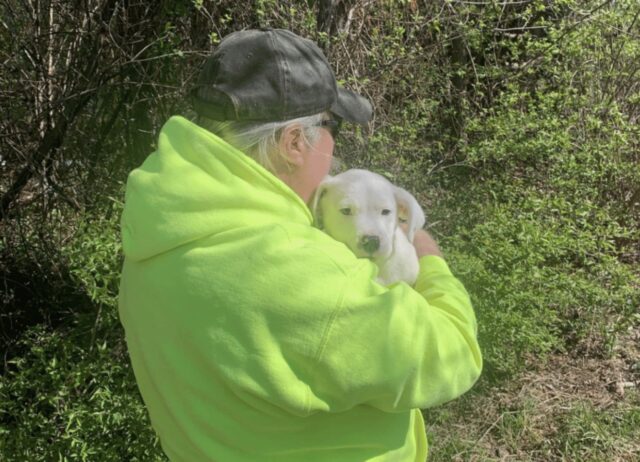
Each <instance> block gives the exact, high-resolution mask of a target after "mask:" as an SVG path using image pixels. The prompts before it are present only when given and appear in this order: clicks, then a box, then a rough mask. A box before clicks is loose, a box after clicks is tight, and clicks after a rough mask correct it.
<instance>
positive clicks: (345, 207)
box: [311, 169, 425, 285]
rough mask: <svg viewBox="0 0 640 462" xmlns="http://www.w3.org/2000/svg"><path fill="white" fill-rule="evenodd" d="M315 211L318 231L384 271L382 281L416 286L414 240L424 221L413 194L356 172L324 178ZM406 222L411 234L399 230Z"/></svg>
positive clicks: (314, 200) (416, 268)
mask: <svg viewBox="0 0 640 462" xmlns="http://www.w3.org/2000/svg"><path fill="white" fill-rule="evenodd" d="M311 209H312V212H313V214H314V216H315V219H316V225H317V226H318V228H320V229H322V230H324V231H325V232H326V233H327V234H329V235H330V236H332V237H333V238H334V239H336V240H338V241H341V242H343V243H345V244H346V245H347V246H348V247H349V248H350V249H351V251H353V253H354V254H355V255H356V256H357V257H364V258H369V259H371V260H372V261H373V262H374V263H375V264H376V265H377V266H378V267H379V268H380V271H379V273H378V278H377V279H378V282H380V283H381V284H384V285H390V284H393V283H394V282H398V281H405V282H407V283H408V284H411V285H413V284H414V283H415V281H416V278H417V277H418V270H419V267H418V257H417V255H416V250H415V247H414V246H413V244H412V242H413V236H414V234H415V232H416V231H417V230H418V229H420V228H422V227H423V226H424V223H425V218H424V212H423V211H422V208H421V207H420V205H419V204H418V201H416V199H415V198H414V197H413V196H412V195H411V194H410V193H408V192H407V191H405V190H404V189H402V188H399V187H397V186H394V185H393V184H391V182H390V181H388V180H387V179H386V178H384V177H383V176H381V175H378V174H377V173H373V172H369V171H367V170H358V169H353V170H347V171H346V172H344V173H340V174H339V175H336V176H333V177H331V176H329V177H327V178H325V179H324V180H323V181H322V183H320V186H318V189H317V190H316V193H315V196H314V198H313V201H312V204H311ZM405 222H406V224H407V234H405V233H404V232H403V231H402V229H401V228H400V224H401V223H405Z"/></svg>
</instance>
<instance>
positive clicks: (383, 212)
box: [382, 209, 391, 215]
mask: <svg viewBox="0 0 640 462" xmlns="http://www.w3.org/2000/svg"><path fill="white" fill-rule="evenodd" d="M390 213H391V210H389V209H384V210H383V211H382V214H383V215H389V214H390Z"/></svg>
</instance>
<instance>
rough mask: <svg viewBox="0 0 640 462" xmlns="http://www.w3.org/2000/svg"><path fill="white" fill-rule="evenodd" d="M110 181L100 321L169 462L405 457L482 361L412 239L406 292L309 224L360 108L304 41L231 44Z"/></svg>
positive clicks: (437, 264)
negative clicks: (118, 346)
mask: <svg viewBox="0 0 640 462" xmlns="http://www.w3.org/2000/svg"><path fill="white" fill-rule="evenodd" d="M190 95H191V98H192V101H193V107H194V109H195V112H196V113H197V115H198V116H197V119H195V122H194V121H190V120H187V118H184V117H181V116H174V117H171V118H170V119H169V120H168V121H167V122H166V124H165V125H164V126H163V127H162V129H161V131H160V134H159V143H158V146H157V149H156V151H155V152H153V153H152V154H151V155H150V156H149V157H148V158H147V159H146V160H145V161H144V163H143V164H142V166H140V167H139V168H137V169H135V170H133V171H132V172H131V173H130V175H129V177H128V180H127V186H126V194H125V206H124V211H123V215H122V241H123V251H124V255H125V260H124V265H123V269H122V275H121V283H120V295H119V297H120V298H119V315H120V319H121V322H122V325H123V326H124V329H125V336H126V342H127V348H128V351H129V355H130V358H131V363H132V367H133V371H134V373H135V377H136V381H137V384H138V387H139V389H140V393H141V395H142V398H143V400H144V402H145V405H146V407H147V409H148V412H149V416H150V420H151V424H152V426H153V428H154V429H155V431H156V432H157V434H158V436H159V440H160V443H161V446H162V449H163V451H164V452H165V453H166V455H167V456H168V458H169V459H170V460H171V461H173V462H194V461H234V462H235V461H238V462H243V461H261V462H269V461H274V462H275V461H277V462H289V461H296V462H300V461H304V462H313V461H331V462H351V461H354V462H355V461H378V462H380V461H394V462H395V461H400V462H402V461H423V460H425V458H426V454H427V441H426V435H425V426H424V421H423V417H422V414H421V412H420V409H421V408H427V407H430V406H434V405H437V404H440V403H444V402H446V401H449V400H451V399H453V398H455V397H457V396H459V395H461V394H462V393H464V392H465V391H467V390H468V389H469V388H470V387H471V386H472V385H473V384H474V382H475V381H476V380H477V378H478V377H479V374H480V371H481V368H482V359H481V353H480V349H479V347H478V343H477V340H476V321H475V317H474V312H473V309H472V306H471V303H470V301H469V296H468V294H467V292H466V291H465V289H464V287H463V285H462V284H461V283H460V282H459V281H458V280H457V279H456V278H455V277H454V276H453V275H452V274H451V272H450V270H449V268H448V266H447V263H446V262H445V260H444V259H443V258H442V255H441V253H440V251H439V249H438V246H437V244H436V243H435V242H434V240H433V239H432V238H431V237H430V236H429V235H428V233H427V232H426V231H422V232H420V233H418V235H417V236H416V239H415V242H414V244H415V247H416V251H417V253H418V255H419V256H420V275H419V277H418V280H417V282H416V284H415V287H410V286H408V285H407V284H405V283H398V284H395V285H393V286H391V287H384V286H382V285H380V284H378V283H376V282H375V281H374V279H375V276H376V271H377V269H376V266H375V265H374V264H373V263H372V262H370V261H369V260H367V259H358V258H356V257H355V256H354V255H353V254H352V253H351V252H350V251H349V250H348V248H347V247H346V246H344V245H343V244H341V243H339V242H337V241H335V240H333V239H332V238H331V237H329V236H328V235H326V234H324V233H323V232H322V231H320V230H318V229H317V228H315V227H314V226H313V219H312V215H311V213H310V210H309V207H308V205H307V203H308V202H309V199H310V198H311V196H312V194H313V192H314V190H315V188H316V187H317V186H318V184H319V183H320V181H321V180H322V178H323V177H324V176H325V175H326V174H327V172H328V171H329V167H330V165H331V160H332V156H333V150H334V142H335V137H336V136H337V129H338V128H339V125H340V122H341V121H343V120H344V121H347V122H351V123H357V124H366V123H367V122H368V121H369V120H370V119H371V116H372V109H371V105H370V104H369V102H368V101H367V100H366V99H365V98H363V97H362V96H360V95H358V94H356V93H354V92H351V91H349V90H347V89H345V88H342V87H340V86H338V85H337V83H336V79H335V76H334V74H333V71H332V70H331V67H330V65H329V63H328V62H327V60H326V58H325V56H324V55H323V53H322V52H321V51H320V49H319V48H318V47H317V46H316V45H315V43H313V42H311V41H309V40H307V39H303V38H301V37H299V36H297V35H295V34H293V33H291V32H289V31H286V30H278V29H261V30H245V31H240V32H236V33H233V34H230V35H229V36H227V37H226V38H225V39H224V40H223V41H222V42H221V43H220V44H219V46H218V47H217V48H216V50H215V51H214V52H213V54H212V55H211V56H210V57H209V58H208V60H207V61H206V63H205V65H204V67H203V69H202V72H201V75H200V77H199V80H198V81H197V84H196V85H195V86H194V88H193V90H192V91H191V93H190Z"/></svg>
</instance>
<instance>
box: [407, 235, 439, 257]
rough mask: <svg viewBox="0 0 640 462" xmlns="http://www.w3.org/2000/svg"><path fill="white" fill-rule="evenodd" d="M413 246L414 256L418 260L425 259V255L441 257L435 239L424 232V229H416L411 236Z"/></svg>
mask: <svg viewBox="0 0 640 462" xmlns="http://www.w3.org/2000/svg"><path fill="white" fill-rule="evenodd" d="M413 246H414V247H415V248H416V254H417V255H418V258H421V257H426V256H427V255H435V256H438V257H442V251H441V250H440V247H438V244H437V243H436V241H435V239H433V237H431V235H430V234H429V233H428V232H426V231H425V230H424V229H418V230H417V231H416V233H415V235H414V236H413Z"/></svg>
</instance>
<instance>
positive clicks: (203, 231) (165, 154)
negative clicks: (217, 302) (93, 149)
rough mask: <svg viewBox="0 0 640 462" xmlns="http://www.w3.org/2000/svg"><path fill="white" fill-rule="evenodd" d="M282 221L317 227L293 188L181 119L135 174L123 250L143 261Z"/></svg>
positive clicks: (129, 187)
mask: <svg viewBox="0 0 640 462" xmlns="http://www.w3.org/2000/svg"><path fill="white" fill-rule="evenodd" d="M221 217H224V218H223V219H222V218H221ZM283 222H297V223H301V224H305V225H311V223H312V216H311V213H310V211H309V208H308V207H307V205H306V204H305V203H304V202H303V200H302V199H301V198H300V197H299V196H298V195H297V194H296V193H295V192H294V191H293V190H292V189H291V188H289V187H288V186H287V185H286V184H284V183H283V182H282V181H281V180H280V179H279V178H277V177H276V176H274V175H273V174H271V173H270V172H269V171H267V170H266V169H265V168H263V167H262V166H261V165H259V164H258V163H257V162H256V161H254V160H253V159H251V158H250V157H248V156H247V155H245V154H244V153H242V152H241V151H239V150H237V149H235V148H234V147H233V146H231V145H229V144H228V143H226V142H225V141H223V140H222V139H221V138H219V137H217V136H216V135H214V134H212V133H210V132H209V131H207V130H205V129H203V128H201V127H199V126H198V125H196V124H194V123H192V122H190V121H188V120H187V119H185V118H184V117H180V116H175V117H172V118H171V119H169V120H168V121H167V123H166V124H165V125H164V126H163V127H162V130H161V132H160V136H159V140H158V149H157V150H156V151H155V152H154V153H152V154H151V155H150V156H149V157H148V158H147V159H146V160H145V162H144V163H143V164H142V165H141V166H140V167H139V168H137V169H135V170H133V171H132V172H131V173H130V174H129V178H128V180H127V187H126V193H125V206H124V211H123V214H122V220H121V228H122V242H123V251H124V254H125V256H126V257H127V258H129V259H132V260H134V261H139V260H144V259H147V258H150V257H153V256H155V255H158V254H161V253H163V252H166V251H168V250H171V249H174V248H176V247H178V246H181V245H184V244H187V243H189V242H191V241H194V240H196V239H200V238H202V237H205V236H211V235H214V234H218V233H222V232H225V231H229V230H231V229H236V228H239V227H246V226H260V225H269V224H274V223H283Z"/></svg>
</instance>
